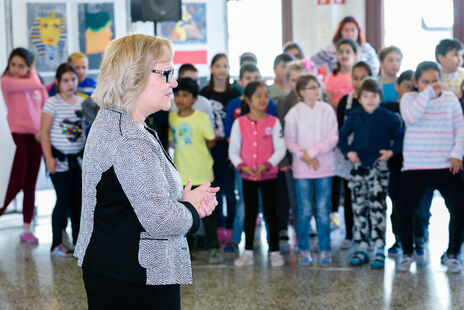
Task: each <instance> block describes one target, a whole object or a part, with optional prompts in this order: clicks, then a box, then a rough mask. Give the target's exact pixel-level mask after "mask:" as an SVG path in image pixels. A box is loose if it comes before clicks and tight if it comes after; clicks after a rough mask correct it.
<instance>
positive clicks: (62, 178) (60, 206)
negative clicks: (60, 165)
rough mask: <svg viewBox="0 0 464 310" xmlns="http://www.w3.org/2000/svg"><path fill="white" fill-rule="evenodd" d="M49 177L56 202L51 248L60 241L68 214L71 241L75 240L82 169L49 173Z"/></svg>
mask: <svg viewBox="0 0 464 310" xmlns="http://www.w3.org/2000/svg"><path fill="white" fill-rule="evenodd" d="M50 178H51V180H52V183H53V187H54V188H55V193H56V204H55V208H53V213H52V233H53V241H52V247H51V249H52V250H53V249H54V248H55V247H56V246H57V245H60V244H61V243H62V231H63V229H64V228H65V227H66V226H65V223H66V219H67V217H68V214H69V215H70V217H71V228H72V237H73V242H74V244H76V242H77V236H78V235H79V227H80V220H81V201H82V171H81V169H80V168H78V167H75V168H71V169H70V170H68V171H66V172H56V173H53V174H50Z"/></svg>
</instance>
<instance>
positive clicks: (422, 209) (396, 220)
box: [388, 165, 433, 242]
mask: <svg viewBox="0 0 464 310" xmlns="http://www.w3.org/2000/svg"><path fill="white" fill-rule="evenodd" d="M388 169H389V171H390V179H389V180H388V182H389V183H388V195H389V196H390V199H391V201H392V213H391V215H390V220H391V223H392V231H393V234H394V235H395V238H396V241H397V242H399V241H400V228H399V226H400V214H399V212H400V210H399V209H400V205H399V203H400V202H399V200H400V188H401V174H402V172H401V165H390V166H389V167H388ZM432 199H433V188H430V187H427V188H426V190H425V193H424V196H423V197H422V199H421V201H420V202H419V206H418V207H417V208H416V211H415V213H414V241H415V242H416V241H420V242H424V241H425V232H426V230H427V227H428V218H429V217H430V211H429V210H430V205H431V204H432Z"/></svg>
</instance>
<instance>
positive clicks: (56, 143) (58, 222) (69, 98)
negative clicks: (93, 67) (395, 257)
mask: <svg viewBox="0 0 464 310" xmlns="http://www.w3.org/2000/svg"><path fill="white" fill-rule="evenodd" d="M77 79H78V77H77V72H76V70H75V69H74V67H73V66H71V65H70V64H68V63H63V64H61V65H60V66H59V67H58V69H57V71H56V79H55V83H56V86H57V94H56V95H55V96H53V97H51V98H49V99H48V100H47V102H46V103H45V106H44V107H43V110H42V123H41V134H42V137H41V144H42V152H43V154H44V157H45V163H46V166H47V171H48V172H49V173H50V178H51V180H52V183H53V187H54V188H55V192H56V204H55V208H54V209H53V213H52V233H53V241H52V246H51V249H52V255H53V256H57V257H60V256H61V257H63V256H70V255H71V253H70V251H69V249H67V248H66V247H65V246H63V244H62V242H63V240H62V231H63V229H64V227H66V222H67V216H68V214H69V215H70V217H71V227H72V237H73V242H74V244H76V241H77V236H78V234H79V226H80V225H79V223H80V216H81V195H82V180H81V175H82V171H81V163H82V155H83V153H84V144H85V135H84V132H83V128H82V121H83V118H82V105H81V104H82V101H83V100H84V99H83V98H82V97H80V96H77V95H76V94H75V93H76V89H77V83H78V80H77Z"/></svg>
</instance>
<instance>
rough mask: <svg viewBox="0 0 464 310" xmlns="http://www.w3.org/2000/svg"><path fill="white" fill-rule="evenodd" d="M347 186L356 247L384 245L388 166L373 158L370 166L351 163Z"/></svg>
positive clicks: (364, 247)
mask: <svg viewBox="0 0 464 310" xmlns="http://www.w3.org/2000/svg"><path fill="white" fill-rule="evenodd" d="M348 187H349V188H350V189H351V199H352V206H353V217H354V231H353V239H354V242H355V244H356V245H357V246H358V248H360V249H367V248H368V246H369V244H373V245H375V246H376V247H384V246H385V228H386V211H387V203H386V196H387V192H388V167H387V164H386V163H385V162H380V161H376V162H374V164H373V165H372V167H365V166H362V165H361V164H360V163H358V164H354V165H353V168H352V169H351V175H350V179H349V181H348Z"/></svg>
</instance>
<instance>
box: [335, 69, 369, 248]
mask: <svg viewBox="0 0 464 310" xmlns="http://www.w3.org/2000/svg"><path fill="white" fill-rule="evenodd" d="M370 76H372V71H371V67H370V66H369V65H368V64H367V63H366V62H364V61H359V62H357V63H356V64H355V65H354V66H353V69H352V70H351V84H352V85H353V88H354V91H352V92H351V93H349V94H348V95H345V96H343V97H342V99H340V102H339V103H338V106H337V121H338V130H341V129H342V127H343V124H344V123H345V120H346V117H347V115H348V113H349V112H350V111H351V110H352V109H354V108H357V107H359V106H360V104H359V101H358V98H359V89H360V87H361V83H362V82H363V80H364V79H365V78H367V77H370ZM335 157H336V159H337V169H336V172H335V174H336V176H334V178H333V182H332V213H333V214H332V216H331V221H332V218H334V217H336V214H337V213H338V207H339V204H340V191H341V185H342V184H343V191H344V203H343V209H344V217H345V231H346V235H345V240H343V242H342V244H341V249H342V250H347V249H349V248H350V247H351V245H352V243H353V208H352V206H351V191H350V188H349V187H348V180H349V177H350V170H351V164H350V162H349V161H348V160H347V159H346V158H345V156H344V155H343V154H342V153H341V151H340V149H339V148H336V149H335Z"/></svg>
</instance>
